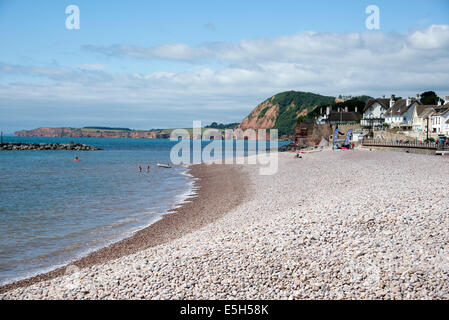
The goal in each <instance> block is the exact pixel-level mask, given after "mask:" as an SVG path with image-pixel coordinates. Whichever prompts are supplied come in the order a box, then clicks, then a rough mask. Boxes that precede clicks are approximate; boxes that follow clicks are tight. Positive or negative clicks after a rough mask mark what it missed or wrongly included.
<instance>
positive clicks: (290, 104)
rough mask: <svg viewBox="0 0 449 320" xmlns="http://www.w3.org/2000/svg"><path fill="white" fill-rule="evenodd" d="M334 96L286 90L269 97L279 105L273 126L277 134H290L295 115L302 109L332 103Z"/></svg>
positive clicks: (294, 122) (293, 128)
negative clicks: (277, 131)
mask: <svg viewBox="0 0 449 320" xmlns="http://www.w3.org/2000/svg"><path fill="white" fill-rule="evenodd" d="M334 101H335V97H327V96H322V95H319V94H315V93H310V92H297V91H287V92H282V93H279V94H277V95H275V96H274V97H272V98H271V102H272V103H273V104H274V105H279V114H278V116H277V118H276V123H275V126H274V128H275V129H278V130H279V135H280V136H282V135H291V134H293V133H294V130H295V125H296V120H297V115H298V113H300V112H301V111H302V110H304V109H306V108H307V109H312V108H313V107H316V106H319V105H323V104H332V103H334Z"/></svg>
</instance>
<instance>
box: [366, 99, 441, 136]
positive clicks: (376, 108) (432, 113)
mask: <svg viewBox="0 0 449 320" xmlns="http://www.w3.org/2000/svg"><path fill="white" fill-rule="evenodd" d="M360 123H361V125H362V127H366V128H372V129H379V128H383V127H390V128H398V129H400V130H401V131H408V132H415V133H427V132H429V133H431V134H432V133H433V134H445V135H449V96H446V97H445V103H444V104H443V103H441V102H439V104H437V105H422V103H421V101H420V99H419V95H416V98H411V97H407V98H406V99H397V98H396V96H395V95H391V97H390V99H385V97H382V98H377V99H370V100H368V101H367V103H366V106H365V109H364V110H363V116H362V119H361V121H360Z"/></svg>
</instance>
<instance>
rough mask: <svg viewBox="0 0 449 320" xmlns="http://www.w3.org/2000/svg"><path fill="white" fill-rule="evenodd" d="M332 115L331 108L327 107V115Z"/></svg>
mask: <svg viewBox="0 0 449 320" xmlns="http://www.w3.org/2000/svg"><path fill="white" fill-rule="evenodd" d="M330 113H331V107H329V106H327V107H326V114H327V115H329V114H330Z"/></svg>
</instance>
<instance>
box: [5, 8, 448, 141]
mask: <svg viewBox="0 0 449 320" xmlns="http://www.w3.org/2000/svg"><path fill="white" fill-rule="evenodd" d="M372 4H374V5H377V6H378V7H379V9H380V30H378V31H371V30H367V29H366V27H365V19H366V17H367V14H366V13H365V8H366V7H367V6H368V5H372ZM68 5H77V6H78V7H79V8H80V29H79V30H68V29H66V28H65V19H66V17H67V14H66V13H65V8H66V7H67V6H68ZM0 48H1V50H0V128H1V130H3V131H6V132H12V131H14V130H18V129H22V128H27V129H29V128H34V127H39V126H88V125H111V126H128V127H132V128H138V129H149V128H162V127H185V126H190V125H191V121H192V120H203V121H204V122H206V123H207V122H211V121H219V122H234V121H235V122H238V121H240V120H241V119H242V118H243V117H244V116H246V115H247V114H248V113H249V111H251V109H252V108H253V107H254V106H255V105H257V103H259V102H261V101H263V100H264V99H266V98H268V97H269V96H271V95H273V94H275V93H278V92H280V91H283V90H302V91H312V92H316V93H321V94H326V95H338V94H354V95H355V94H370V95H382V94H386V95H389V94H391V93H396V94H399V95H415V94H416V93H418V92H422V91H424V90H427V89H433V90H436V91H437V93H438V94H440V95H441V96H445V95H449V85H448V84H449V79H448V78H447V76H446V75H447V74H448V71H449V70H448V67H447V66H448V65H449V63H448V61H447V57H448V56H449V1H446V0H412V1H399V0H397V1H395V0H389V1H351V0H346V1H344V0H343V1H320V0H316V1H298V0H296V1H282V0H281V1H250V0H247V1H211V0H209V1H119V0H117V1H100V0H83V1H74V0H73V1H43V0H40V1H25V0H14V1H12V0H0Z"/></svg>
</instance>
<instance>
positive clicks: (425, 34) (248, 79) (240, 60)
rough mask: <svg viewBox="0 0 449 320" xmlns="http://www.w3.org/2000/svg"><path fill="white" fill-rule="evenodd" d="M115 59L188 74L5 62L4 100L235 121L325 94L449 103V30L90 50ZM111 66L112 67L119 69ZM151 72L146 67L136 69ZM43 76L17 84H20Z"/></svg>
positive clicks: (0, 69)
mask: <svg viewBox="0 0 449 320" xmlns="http://www.w3.org/2000/svg"><path fill="white" fill-rule="evenodd" d="M85 48H86V49H88V50H90V51H94V52H96V53H100V54H103V55H108V56H111V57H123V56H128V57H133V58H138V59H143V60H166V61H184V62H186V68H185V70H183V71H178V72H173V71H170V72H168V71H166V70H163V69H162V70H158V71H157V72H152V73H137V74H127V73H121V74H112V73H108V72H105V71H104V66H103V65H96V64H85V65H79V66H76V67H74V68H70V67H65V66H50V67H41V66H21V65H10V64H6V63H3V64H1V63H0V76H1V78H0V83H1V86H0V96H1V97H4V98H9V99H15V98H17V97H21V98H23V97H29V98H31V99H47V100H48V99H50V100H54V101H58V100H63V101H77V102H80V103H82V102H83V101H90V102H92V101H94V102H107V101H114V102H116V103H122V104H128V105H132V104H140V105H143V106H145V108H147V109H148V110H160V109H164V110H180V109H183V110H191V113H192V117H194V114H195V113H196V112H204V111H205V110H211V112H212V110H229V112H230V113H232V112H234V113H235V114H238V116H239V117H241V116H245V115H246V113H247V112H248V111H249V110H250V109H251V108H252V107H254V106H255V105H256V104H257V103H258V102H260V101H261V100H263V99H265V98H267V97H269V96H271V95H273V94H275V93H278V92H280V91H283V90H302V91H311V92H316V93H321V94H326V95H338V94H340V93H342V94H370V95H376V96H378V95H381V94H386V95H389V94H391V93H396V94H398V95H414V94H416V93H418V92H423V91H425V90H429V89H432V90H436V91H437V93H439V94H440V95H443V96H444V95H448V94H449V54H448V53H449V50H448V49H449V26H447V25H433V26H431V27H429V28H427V29H424V30H417V31H414V32H410V33H409V34H396V33H382V32H364V33H318V32H313V31H307V32H302V33H299V34H295V35H286V36H280V37H276V38H262V39H246V40H241V41H239V42H237V43H205V44H200V45H197V46H190V45H187V44H183V43H176V44H173V43H168V44H160V45H158V46H154V47H148V48H145V47H138V46H125V45H115V46H111V47H98V46H86V47H85ZM113 59H114V58H112V60H110V61H112V63H113ZM136 63H142V64H145V63H146V62H145V61H139V60H136ZM16 74H19V75H22V76H26V75H28V76H32V77H33V78H35V77H38V78H42V79H43V80H42V81H41V82H40V83H39V84H38V85H37V84H36V83H35V81H33V82H26V81H25V80H23V79H21V81H20V82H19V81H16V80H12V79H13V78H14V75H16Z"/></svg>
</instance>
